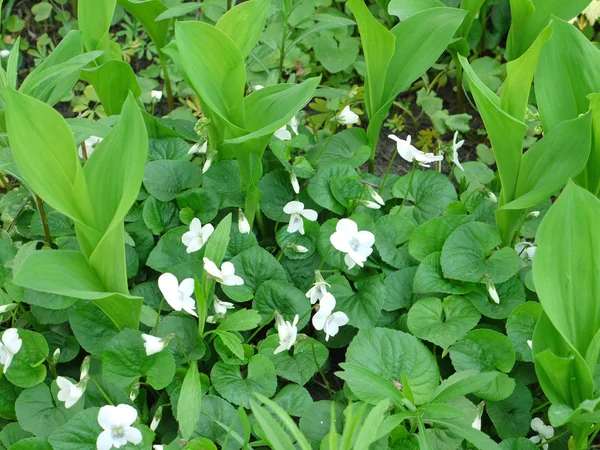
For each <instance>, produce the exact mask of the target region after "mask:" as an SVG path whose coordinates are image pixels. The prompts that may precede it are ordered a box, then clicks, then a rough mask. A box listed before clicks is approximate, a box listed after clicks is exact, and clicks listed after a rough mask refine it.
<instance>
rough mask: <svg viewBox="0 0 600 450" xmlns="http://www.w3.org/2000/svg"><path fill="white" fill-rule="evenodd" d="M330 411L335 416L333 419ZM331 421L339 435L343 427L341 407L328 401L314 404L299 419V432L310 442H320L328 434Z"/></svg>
mask: <svg viewBox="0 0 600 450" xmlns="http://www.w3.org/2000/svg"><path fill="white" fill-rule="evenodd" d="M332 403H333V408H332ZM332 409H333V413H334V414H335V415H334V416H333V417H332ZM331 421H333V422H334V425H333V426H334V427H335V430H336V431H337V432H338V433H341V432H342V429H343V426H344V414H343V407H342V405H341V404H340V403H337V402H331V401H328V400H321V401H318V402H314V403H313V404H312V405H311V406H310V408H308V410H307V411H306V413H304V414H303V415H302V417H301V418H300V431H301V432H302V433H303V434H304V436H306V438H307V439H309V440H310V441H317V442H320V441H321V440H322V439H323V438H324V437H325V436H326V435H327V433H328V432H329V428H330V423H331Z"/></svg>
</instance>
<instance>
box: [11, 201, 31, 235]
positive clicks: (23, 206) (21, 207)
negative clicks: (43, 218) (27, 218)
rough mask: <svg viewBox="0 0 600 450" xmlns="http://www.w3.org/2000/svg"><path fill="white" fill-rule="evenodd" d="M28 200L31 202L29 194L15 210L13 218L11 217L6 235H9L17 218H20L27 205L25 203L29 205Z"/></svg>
mask: <svg viewBox="0 0 600 450" xmlns="http://www.w3.org/2000/svg"><path fill="white" fill-rule="evenodd" d="M29 200H31V194H29V195H28V196H27V197H25V200H23V202H22V203H21V206H19V209H18V210H17V213H16V214H15V217H13V220H12V222H10V224H8V228H7V229H6V232H7V233H10V230H12V228H13V227H14V226H15V224H16V223H17V220H18V219H19V217H20V216H21V213H22V212H23V210H24V209H25V205H27V203H29Z"/></svg>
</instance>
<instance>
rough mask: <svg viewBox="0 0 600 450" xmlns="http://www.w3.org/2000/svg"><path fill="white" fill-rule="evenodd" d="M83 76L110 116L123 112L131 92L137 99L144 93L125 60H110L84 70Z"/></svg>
mask: <svg viewBox="0 0 600 450" xmlns="http://www.w3.org/2000/svg"><path fill="white" fill-rule="evenodd" d="M81 78H82V79H83V80H85V81H87V82H88V83H90V84H91V85H93V86H94V90H95V91H96V94H98V97H99V98H100V101H101V102H102V106H103V107H104V111H106V114H108V115H109V116H112V115H114V114H120V113H121V109H122V108H123V104H124V103H125V100H126V99H127V97H128V96H129V95H130V93H131V94H132V95H133V97H134V98H136V99H137V98H139V97H140V95H142V89H141V88H140V85H139V84H138V80H137V77H136V76H135V72H134V71H133V69H132V68H131V66H130V65H129V64H127V63H126V62H123V61H108V62H105V63H104V64H102V65H101V66H100V67H96V68H94V69H88V70H84V71H82V72H81ZM123 153H127V152H123Z"/></svg>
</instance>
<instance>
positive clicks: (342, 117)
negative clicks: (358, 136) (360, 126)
mask: <svg viewBox="0 0 600 450" xmlns="http://www.w3.org/2000/svg"><path fill="white" fill-rule="evenodd" d="M335 119H336V120H337V121H338V122H339V123H341V124H342V125H354V124H355V123H357V122H358V114H356V113H354V112H352V111H351V110H350V106H346V107H345V108H344V109H342V112H341V113H339V114H338V115H337V117H336V118H335Z"/></svg>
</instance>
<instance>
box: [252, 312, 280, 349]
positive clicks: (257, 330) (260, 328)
mask: <svg viewBox="0 0 600 450" xmlns="http://www.w3.org/2000/svg"><path fill="white" fill-rule="evenodd" d="M273 317H275V316H273ZM273 317H271V318H270V319H269V320H268V321H267V322H265V323H263V324H262V325H261V326H260V327H258V328H257V329H256V330H254V333H252V334H251V335H250V337H249V338H248V339H246V344H249V343H250V342H251V341H252V339H254V337H255V336H256V335H257V334H258V333H260V332H261V330H262V329H263V328H264V327H266V326H267V325H268V324H270V323H271V320H273Z"/></svg>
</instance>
